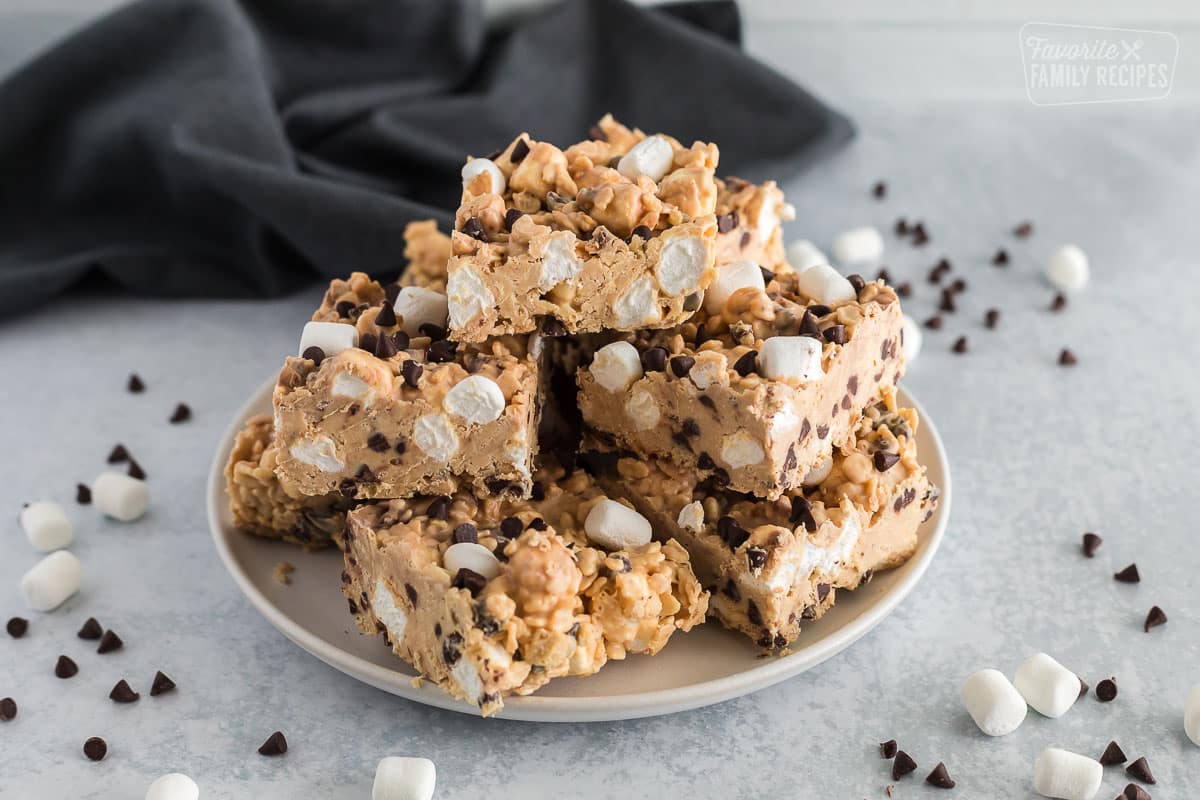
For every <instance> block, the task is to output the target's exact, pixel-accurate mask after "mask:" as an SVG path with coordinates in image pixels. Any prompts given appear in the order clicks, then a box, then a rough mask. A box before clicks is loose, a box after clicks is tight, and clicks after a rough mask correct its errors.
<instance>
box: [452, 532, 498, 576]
mask: <svg viewBox="0 0 1200 800" xmlns="http://www.w3.org/2000/svg"><path fill="white" fill-rule="evenodd" d="M442 563H444V564H445V565H446V571H447V572H449V573H450V576H451V577H454V576H455V575H457V574H458V571H459V570H460V569H469V570H471V572H474V573H477V574H479V575H482V576H483V577H485V578H487V579H488V580H489V581H490V580H491V579H492V578H494V577H496V576H497V575H499V574H500V560H499V559H498V558H496V556H495V554H494V553H492V551H491V550H488V549H487V548H486V547H484V546H483V545H481V544H476V543H475V542H456V543H454V544H452V545H450V546H449V547H447V548H446V554H445V555H444V556H442Z"/></svg>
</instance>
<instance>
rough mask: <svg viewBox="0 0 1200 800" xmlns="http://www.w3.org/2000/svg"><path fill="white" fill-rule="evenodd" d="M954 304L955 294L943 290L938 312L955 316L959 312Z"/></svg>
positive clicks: (948, 290) (951, 291)
mask: <svg viewBox="0 0 1200 800" xmlns="http://www.w3.org/2000/svg"><path fill="white" fill-rule="evenodd" d="M957 308H958V307H957V306H956V305H955V303H954V292H953V290H951V289H942V299H941V301H940V302H939V303H938V310H939V311H945V312H947V313H950V314H953V313H954V312H955V311H956V310H957Z"/></svg>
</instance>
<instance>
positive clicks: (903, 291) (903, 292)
mask: <svg viewBox="0 0 1200 800" xmlns="http://www.w3.org/2000/svg"><path fill="white" fill-rule="evenodd" d="M912 290H913V289H912V284H911V283H909V282H908V281H904V283H901V284H900V285H899V286H897V287H896V294H898V295H900V296H901V297H909V296H911V295H912Z"/></svg>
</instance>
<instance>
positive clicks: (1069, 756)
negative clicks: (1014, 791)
mask: <svg viewBox="0 0 1200 800" xmlns="http://www.w3.org/2000/svg"><path fill="white" fill-rule="evenodd" d="M1103 780H1104V767H1102V766H1100V762H1099V761H1096V760H1094V759H1091V758H1088V757H1087V756H1081V755H1079V754H1078V753H1072V752H1069V751H1067V750H1060V749H1058V748H1057V747H1048V748H1046V749H1045V750H1043V751H1042V754H1041V755H1040V756H1038V757H1037V761H1036V762H1035V763H1034V765H1033V788H1034V789H1035V790H1036V791H1037V793H1038V794H1040V795H1041V796H1042V797H1055V798H1059V800H1091V799H1092V798H1093V797H1095V796H1096V792H1098V791H1100V783H1101V782H1102V781H1103Z"/></svg>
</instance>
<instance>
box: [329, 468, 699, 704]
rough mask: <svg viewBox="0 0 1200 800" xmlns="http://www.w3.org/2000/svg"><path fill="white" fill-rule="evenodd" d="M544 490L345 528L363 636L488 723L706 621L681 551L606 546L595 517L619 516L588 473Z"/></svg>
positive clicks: (672, 546)
mask: <svg viewBox="0 0 1200 800" xmlns="http://www.w3.org/2000/svg"><path fill="white" fill-rule="evenodd" d="M538 479H539V485H541V486H543V487H544V488H545V496H544V497H543V499H542V500H540V501H534V500H527V501H526V500H514V499H507V498H506V499H500V498H496V497H491V496H483V497H478V496H474V495H472V494H471V493H469V492H467V491H465V490H460V491H458V492H456V493H455V494H454V495H453V496H450V497H441V498H429V497H419V498H409V499H403V500H391V501H387V502H378V503H369V504H366V505H363V506H361V507H359V508H357V509H355V510H354V511H353V512H351V514H350V515H349V518H348V526H347V529H348V542H347V544H348V546H347V550H346V571H345V573H344V574H343V591H344V593H345V595H346V597H347V599H348V600H349V604H350V609H351V611H352V612H353V613H354V614H355V617H356V620H357V622H358V626H359V628H360V629H362V630H363V632H365V633H368V634H377V633H378V634H383V635H384V636H385V637H386V639H387V641H388V643H389V644H390V646H391V647H392V650H393V651H394V652H395V653H396V655H398V656H399V657H400V658H402V659H403V660H405V661H406V662H408V663H409V664H411V665H412V666H413V667H414V668H415V669H416V670H417V672H418V673H419V674H420V675H421V676H422V677H423V678H425V679H428V680H430V681H433V682H434V683H436V684H437V685H439V686H441V687H442V688H443V689H445V690H446V692H448V693H449V694H451V695H453V696H454V697H457V698H459V699H461V700H465V701H467V702H469V703H472V704H475V705H477V706H478V707H479V709H480V711H481V712H482V713H483V714H485V715H487V714H492V713H495V712H496V711H498V710H499V709H500V708H501V707H502V705H503V698H504V697H505V696H507V695H510V694H529V693H531V692H533V691H535V690H537V689H538V688H539V687H541V686H543V685H544V684H545V683H547V682H548V681H550V680H551V679H553V678H556V677H561V676H566V675H575V676H584V675H591V674H593V673H595V672H596V671H597V670H599V669H600V668H601V667H602V666H603V665H604V664H605V663H606V662H607V661H608V660H612V659H622V658H625V657H626V656H627V655H632V654H637V653H645V654H654V653H656V652H658V651H659V650H660V649H661V648H662V647H663V646H664V645H665V644H666V642H667V640H668V639H669V638H670V637H671V636H672V635H673V633H674V632H675V631H676V630H682V631H687V630H690V629H691V627H692V626H694V625H697V624H699V623H700V622H701V621H702V620H703V619H704V614H705V611H706V609H707V601H708V595H707V593H706V592H705V591H704V590H703V589H702V588H701V587H700V583H699V581H698V580H697V579H696V577H695V575H694V574H693V572H692V569H691V566H690V564H689V560H688V555H687V552H686V551H685V550H684V549H683V548H682V547H681V546H680V545H679V544H678V543H676V542H666V543H663V544H660V543H658V542H649V543H646V544H640V545H635V546H629V547H625V548H623V549H620V550H609V549H606V548H605V547H602V546H600V545H597V544H595V541H594V537H595V535H596V534H598V533H600V532H601V531H602V529H603V527H604V519H596V520H593V519H592V516H593V511H595V509H597V508H599V509H600V511H598V512H596V514H595V516H596V517H597V518H605V519H607V518H609V517H611V516H612V515H611V509H608V508H607V506H606V505H605V504H607V503H609V502H612V501H608V500H607V498H606V497H605V496H604V494H603V493H602V492H601V491H600V489H599V488H598V487H597V486H596V485H595V484H594V483H593V482H592V480H591V479H590V478H589V477H588V476H587V474H586V473H584V472H582V471H575V472H574V473H572V474H570V475H567V476H564V475H563V472H562V470H561V469H559V468H556V467H555V468H550V469H548V470H543V471H542V472H540V473H539V475H538ZM622 509H624V512H625V513H626V514H632V515H635V516H636V514H635V512H633V511H632V510H630V509H628V508H626V507H624V506H622ZM585 520H586V526H585ZM467 526H469V527H467ZM585 527H587V529H588V530H585ZM593 529H595V530H594V531H593V534H592V535H589V532H588V531H592V530H593ZM609 533H611V531H610V532H609Z"/></svg>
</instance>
